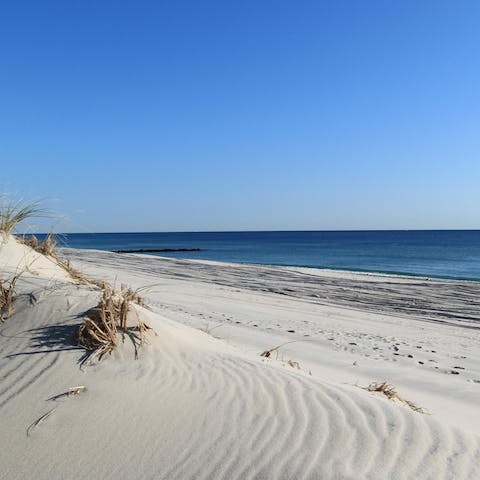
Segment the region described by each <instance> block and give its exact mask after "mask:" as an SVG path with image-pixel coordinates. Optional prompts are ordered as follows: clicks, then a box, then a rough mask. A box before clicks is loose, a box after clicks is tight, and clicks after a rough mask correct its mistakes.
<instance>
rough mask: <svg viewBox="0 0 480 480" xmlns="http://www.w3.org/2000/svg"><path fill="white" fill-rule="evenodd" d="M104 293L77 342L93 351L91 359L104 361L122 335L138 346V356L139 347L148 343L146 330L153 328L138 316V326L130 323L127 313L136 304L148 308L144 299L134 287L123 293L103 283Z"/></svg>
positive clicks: (86, 320) (136, 352)
mask: <svg viewBox="0 0 480 480" xmlns="http://www.w3.org/2000/svg"><path fill="white" fill-rule="evenodd" d="M102 289H103V294H102V298H101V300H100V302H99V304H98V305H97V306H96V307H94V308H93V309H92V310H90V312H89V313H88V314H87V316H86V317H85V320H84V322H83V323H82V324H81V325H80V328H79V330H78V344H79V345H80V346H81V347H83V348H85V349H86V350H88V351H90V352H91V354H90V356H89V360H90V361H93V360H94V359H95V358H98V360H101V359H102V357H103V356H104V355H106V354H111V353H112V351H113V350H114V349H115V348H116V347H117V346H118V341H119V335H121V336H122V338H123V339H124V338H125V336H127V337H129V338H130V340H131V341H132V343H133V345H134V348H135V358H137V356H138V347H139V346H141V345H143V343H144V342H145V332H146V331H147V330H148V329H150V327H149V326H148V325H147V324H146V323H145V322H144V321H142V320H141V319H140V318H139V317H138V315H137V322H136V324H135V325H133V326H132V325H128V324H127V320H128V312H129V311H130V306H131V304H132V303H135V304H137V305H139V306H142V307H145V304H144V301H143V299H142V298H141V297H140V296H139V295H138V293H137V292H135V291H134V290H132V289H131V288H127V287H123V286H122V289H121V291H120V292H115V291H114V289H113V288H112V287H111V286H110V285H109V284H107V283H104V284H103V287H102Z"/></svg>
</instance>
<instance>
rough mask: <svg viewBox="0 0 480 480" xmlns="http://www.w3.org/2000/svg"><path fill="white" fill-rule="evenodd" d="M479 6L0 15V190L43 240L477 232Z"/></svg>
mask: <svg viewBox="0 0 480 480" xmlns="http://www.w3.org/2000/svg"><path fill="white" fill-rule="evenodd" d="M479 24H480V2H478V1H457V2H452V1H441V0H440V1H437V0H435V1H434V0H431V1H419V0H416V1H402V2H386V1H367V0H366V1H342V0H339V1H337V0H331V1H320V0H317V1H295V2H290V1H289V2H287V1H278V0H276V1H261V0H256V1H243V2H225V1H215V2H214V1H203V2H198V1H190V2H185V1H175V2H161V1H152V2H147V1H135V2H134V1H131V2H126V1H121V0H117V1H115V2H113V1H112V2H108V1H102V2H93V1H82V2H70V1H65V0H63V1H59V2H49V1H45V2H37V1H35V2H33V1H32V2H23V1H18V2H4V3H3V5H2V6H1V10H0V62H1V63H0V68H1V75H0V166H1V169H0V190H2V191H4V192H7V193H10V194H14V195H17V196H21V197H24V198H26V199H32V198H47V199H48V200H47V205H48V207H50V208H51V209H52V210H54V211H55V212H56V213H58V217H57V219H55V220H53V219H49V220H47V221H46V223H45V224H40V225H39V226H38V228H39V229H40V230H45V229H47V228H51V227H53V228H55V229H56V230H57V231H58V230H60V231H70V232H72V231H77V232H96V231H189V230H249V229H255V230H259V229H260V230H262V229H266V230H270V229H315V230H317V229H318V230H322V229H396V228H399V229H403V228H427V229H429V228H480V209H479V206H480V58H479V55H480V53H479V52H480V49H479V45H480V29H479V27H478V26H479Z"/></svg>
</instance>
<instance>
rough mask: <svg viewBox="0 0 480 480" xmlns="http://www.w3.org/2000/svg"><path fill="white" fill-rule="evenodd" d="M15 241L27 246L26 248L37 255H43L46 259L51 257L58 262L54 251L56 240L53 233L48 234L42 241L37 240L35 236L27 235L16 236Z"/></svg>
mask: <svg viewBox="0 0 480 480" xmlns="http://www.w3.org/2000/svg"><path fill="white" fill-rule="evenodd" d="M17 239H18V240H19V241H20V242H21V243H23V244H24V245H27V246H28V247H30V248H32V249H33V250H35V251H36V252H38V253H41V254H42V255H45V256H47V257H52V258H54V259H55V260H57V261H58V255H57V252H56V251H55V248H56V246H57V239H56V238H55V235H54V234H53V233H49V234H48V235H47V236H46V237H45V239H44V240H39V239H38V238H37V237H36V236H35V235H28V236H25V235H24V236H21V237H20V236H17Z"/></svg>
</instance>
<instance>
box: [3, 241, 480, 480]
mask: <svg viewBox="0 0 480 480" xmlns="http://www.w3.org/2000/svg"><path fill="white" fill-rule="evenodd" d="M4 252H5V251H2V250H0V270H2V268H3V265H5V264H6V262H7V259H6V258H5V253H4ZM75 254H76V255H78V256H79V257H80V256H83V261H84V263H82V262H80V261H78V265H83V267H85V269H88V263H87V261H86V259H88V258H89V259H92V260H93V259H94V258H97V263H96V265H95V267H94V268H91V270H92V272H93V270H94V271H95V272H96V273H97V275H101V274H102V273H103V274H104V275H110V276H113V277H115V276H116V277H117V282H120V281H124V280H125V279H126V278H124V277H128V278H129V279H130V280H131V281H132V283H133V284H135V283H138V282H142V281H143V282H145V280H146V278H147V276H148V275H150V278H151V279H152V278H153V279H155V282H157V283H160V284H161V286H160V287H159V288H160V290H163V293H164V295H165V297H167V301H172V302H173V298H174V297H173V294H172V293H171V292H169V290H168V287H169V286H170V287H171V289H172V290H175V292H176V295H179V296H181V295H182V290H181V285H182V284H183V285H184V286H185V288H186V292H187V293H186V294H187V300H186V303H185V304H181V305H177V306H178V307H179V308H180V307H181V308H182V309H183V310H187V309H188V308H189V304H188V301H189V300H188V296H189V295H190V296H191V295H192V290H195V289H194V288H193V287H192V284H188V282H186V281H184V280H182V281H180V282H178V283H175V282H174V281H173V280H172V279H171V278H170V277H169V275H170V276H171V275H175V276H178V275H180V272H177V271H174V272H170V274H161V273H159V272H157V271H156V269H155V268H152V269H150V270H149V269H147V268H146V267H145V265H144V264H143V263H142V262H139V263H136V261H137V260H136V259H135V258H132V259H129V260H127V261H128V262H130V264H129V268H130V269H132V270H135V265H137V267H138V270H136V271H129V268H127V269H125V270H123V272H124V276H122V275H120V272H119V271H117V270H116V268H117V266H116V265H115V263H114V261H113V259H114V258H115V257H109V258H111V259H112V261H111V263H109V264H108V265H105V264H104V265H101V262H100V261H99V260H98V258H100V257H95V254H94V253H89V254H88V255H87V254H85V255H83V254H82V253H81V252H76V253H75ZM89 255H90V256H89ZM122 258H125V257H123V256H122ZM157 260H158V262H159V264H160V263H161V264H162V265H168V262H164V261H162V260H161V259H156V260H155V261H157ZM92 265H93V261H92ZM147 270H148V271H149V272H150V273H146V272H147ZM192 270H193V271H195V268H193V269H192ZM2 272H3V270H2ZM92 272H90V273H92ZM210 274H212V275H213V273H212V272H210V273H209V275H210ZM233 274H234V273H232V274H231V275H232V276H233ZM2 275H3V273H2ZM184 275H186V276H188V275H192V272H189V271H187V272H184ZM217 275H218V276H221V275H222V272H217ZM53 276H55V275H53ZM238 277H239V278H238V283H239V284H241V285H238V286H237V287H235V288H238V289H241V290H242V291H243V292H244V294H246V295H250V296H251V295H261V299H260V300H259V299H258V298H257V297H252V298H255V299H256V300H257V302H258V303H253V304H252V305H253V308H258V319H257V321H258V322H261V319H262V311H263V309H264V308H268V306H270V307H271V308H273V309H274V310H275V309H279V308H284V306H283V304H282V303H281V302H280V304H276V303H275V302H276V300H277V297H278V298H279V299H280V300H282V301H283V296H280V295H278V294H275V293H269V294H268V295H267V297H265V296H262V295H263V294H258V293H255V294H254V293H252V292H253V291H254V290H255V289H254V288H253V287H245V286H244V284H245V283H248V282H249V281H250V282H253V281H254V279H251V280H248V279H246V278H245V277H248V271H244V270H239V271H238ZM242 279H243V280H242ZM177 280H178V279H177ZM214 281H215V282H216V280H214ZM232 281H233V280H232ZM172 282H173V283H172ZM195 282H196V283H195ZM195 282H194V283H195V285H197V286H198V288H199V290H198V294H199V298H198V303H199V304H201V298H200V297H201V296H202V295H204V294H205V290H202V288H204V289H205V288H208V287H205V285H203V287H202V286H201V285H199V284H198V283H199V282H200V283H202V282H201V281H200V280H199V279H198V278H196V279H195ZM242 282H243V283H242ZM151 283H154V282H151ZM188 287H189V288H190V289H189V288H188ZM217 287H218V284H217ZM217 287H216V288H217ZM220 287H221V288H222V289H223V288H225V287H226V286H224V285H223V284H220ZM230 287H231V286H229V287H228V288H230ZM19 289H20V292H21V295H20V296H19V297H18V299H17V301H16V305H15V313H14V314H13V316H12V317H10V318H9V319H7V320H6V321H5V322H4V323H3V324H1V325H0V345H1V350H0V351H1V356H0V378H1V384H0V418H1V422H2V431H1V433H0V465H2V469H1V471H0V478H5V479H7V478H8V479H13V478H19V479H20V478H25V479H26V478H40V479H42V478H45V479H46V478H50V479H51V478H102V479H108V478H152V479H153V478H155V479H158V478H162V479H169V480H170V479H216V478H218V479H220V478H221V479H223V478H225V479H227V478H228V479H247V478H252V479H253V478H255V479H261V478H264V479H293V478H305V479H319V478H322V479H323V478H326V479H337V478H338V479H358V478H370V479H386V478H395V479H411V478H416V479H419V478H425V479H427V478H429V479H430V478H431V479H440V478H445V479H475V478H479V476H480V462H479V458H480V437H479V436H478V435H476V434H474V433H470V432H467V431H465V429H460V428H455V427H453V426H452V425H450V424H448V423H446V422H443V421H441V419H439V418H438V417H437V416H436V415H422V414H419V413H416V412H413V411H412V410H410V409H408V408H407V407H405V406H402V405H401V404H399V403H394V402H392V401H390V400H388V399H386V398H385V397H384V396H382V395H381V394H378V393H372V392H367V391H365V390H362V389H360V388H358V387H357V386H355V385H353V384H345V383H343V382H340V381H338V382H335V381H332V379H328V380H326V379H325V378H323V377H322V376H321V375H318V374H317V373H316V372H313V373H312V374H311V375H310V374H309V371H308V368H306V367H305V365H303V363H302V362H300V367H301V368H300V369H297V368H292V367H291V366H289V365H288V364H287V363H286V359H284V361H282V360H281V359H280V360H276V359H275V358H273V357H272V358H269V359H265V358H262V357H260V356H259V350H258V349H255V350H254V351H249V350H248V348H245V345H246V344H243V347H242V345H240V344H239V345H236V344H235V343H236V342H235V341H227V340H228V339H227V340H225V338H223V339H217V338H214V336H213V334H216V333H217V332H218V333H220V329H217V330H213V331H212V334H207V333H205V332H202V331H200V330H198V329H196V328H192V327H191V326H187V325H184V324H182V323H179V322H177V321H174V320H173V319H172V318H174V317H179V316H182V315H183V316H184V317H188V316H189V314H188V313H186V312H184V313H183V314H182V313H181V311H180V310H179V309H177V310H175V315H173V312H174V310H173V309H172V308H171V307H170V308H163V309H162V308H161V306H160V305H159V303H156V304H155V298H156V297H155V295H156V294H153V293H151V294H150V295H151V297H152V303H153V304H154V305H152V308H153V310H152V311H148V310H145V309H143V308H141V307H133V308H135V309H136V312H137V314H138V315H140V316H142V318H143V319H144V320H145V321H147V322H148V323H149V324H150V325H151V326H152V329H153V331H154V332H155V334H153V333H150V334H149V337H148V339H149V344H148V345H146V346H145V347H144V348H142V349H141V351H140V358H139V359H138V360H134V359H133V348H132V345H131V344H130V343H129V342H128V341H125V343H124V344H122V345H121V346H120V348H118V349H117V350H116V351H115V352H114V353H113V354H112V356H111V357H108V358H106V359H105V360H103V361H102V362H100V363H98V364H94V365H90V366H87V367H86V368H85V369H84V370H81V369H80V368H79V364H80V362H81V360H82V359H83V358H84V355H85V352H84V351H83V350H82V349H79V348H77V347H75V345H74V343H73V336H74V333H75V330H76V328H77V327H78V324H79V323H80V321H81V317H82V315H83V314H84V313H85V311H87V310H88V309H89V308H91V307H92V306H94V305H95V304H96V302H97V301H98V297H99V292H98V289H97V288H96V287H94V286H89V285H87V286H85V285H83V286H80V285H76V284H73V283H72V282H71V281H67V280H65V281H60V280H58V279H57V280H56V281H55V282H54V283H52V272H51V271H50V270H48V269H46V270H44V271H42V269H41V268H39V269H38V271H37V272H36V274H35V275H32V274H29V273H28V272H27V273H25V275H24V276H23V278H22V279H21V281H20V283H19ZM245 292H247V293H245ZM213 293H215V295H218V294H224V295H227V297H228V299H229V300H231V299H232V295H233V293H232V292H231V291H230V290H228V291H225V290H220V293H219V291H218V290H215V292H213ZM159 295H160V294H159ZM147 298H148V296H147ZM212 298H214V299H215V298H216V302H217V303H216V305H217V310H222V306H223V305H225V303H219V302H218V298H217V297H215V296H213V297H212ZM190 300H191V297H190ZM262 302H263V304H262ZM226 303H228V302H226ZM208 305H210V304H208ZM290 306H292V305H290ZM162 310H163V312H164V313H159V312H160V311H162ZM277 311H278V310H277ZM226 312H227V310H226V309H225V311H220V312H217V313H219V314H222V315H223V314H225V313H226ZM292 312H293V311H292V310H290V311H289V314H290V315H294V313H292ZM237 314H238V315H240V314H241V312H240V311H237ZM195 315H196V316H197V319H198V318H199V317H198V316H199V315H200V313H198V312H197V313H195ZM300 315H302V313H301V312H300ZM265 318H266V321H267V322H268V317H265ZM415 321H417V320H415ZM184 323H188V322H187V321H185V322H184ZM239 328H240V327H239ZM243 328H246V327H245V326H244V327H243ZM366 328H370V327H368V326H367V327H366ZM445 328H446V327H445ZM448 328H453V327H448ZM456 328H460V329H461V327H456ZM252 330H254V328H253V327H250V328H249V332H250V335H253V333H252ZM265 335H266V334H265ZM268 335H270V336H269V337H268V338H267V339H265V340H264V338H265V337H262V342H263V341H265V342H266V341H269V342H270V345H273V344H274V343H275V342H276V341H277V340H278V338H277V337H276V336H275V334H274V333H273V332H272V333H269V334H268ZM223 336H224V335H223ZM224 337H225V336H224ZM284 353H285V354H288V351H285V352H284ZM344 355H348V353H344ZM327 363H328V362H327ZM397 368H398V367H397ZM335 371H336V370H335V369H333V370H332V372H333V373H335ZM442 378H443V377H442ZM449 378H450V377H449ZM75 385H84V386H85V387H86V390H85V391H84V392H82V393H81V394H79V395H74V396H71V397H62V398H59V399H58V400H56V401H52V400H48V399H50V398H51V397H53V396H55V395H58V394H60V393H62V392H65V391H66V390H68V388H69V387H72V386H75ZM52 409H55V410H53V412H52V413H51V415H50V416H49V417H48V418H46V419H45V420H44V421H43V422H41V423H40V424H39V425H38V426H36V427H34V428H32V429H30V432H29V433H30V435H29V436H27V434H26V432H27V429H28V427H29V426H30V425H32V423H34V422H35V421H36V420H37V419H38V418H41V417H42V415H44V414H46V413H48V412H50V411H52Z"/></svg>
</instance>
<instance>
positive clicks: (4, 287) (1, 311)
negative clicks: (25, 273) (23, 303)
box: [0, 273, 21, 320]
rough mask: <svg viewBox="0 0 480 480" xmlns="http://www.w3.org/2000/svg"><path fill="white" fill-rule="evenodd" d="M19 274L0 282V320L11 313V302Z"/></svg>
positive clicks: (13, 298)
mask: <svg viewBox="0 0 480 480" xmlns="http://www.w3.org/2000/svg"><path fill="white" fill-rule="evenodd" d="M20 275H21V273H17V274H16V275H15V276H13V277H12V279H11V280H8V281H1V280H0V319H1V320H4V319H5V318H8V317H10V316H11V315H12V313H13V301H14V300H15V285H16V283H17V280H18V279H19V277H20Z"/></svg>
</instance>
